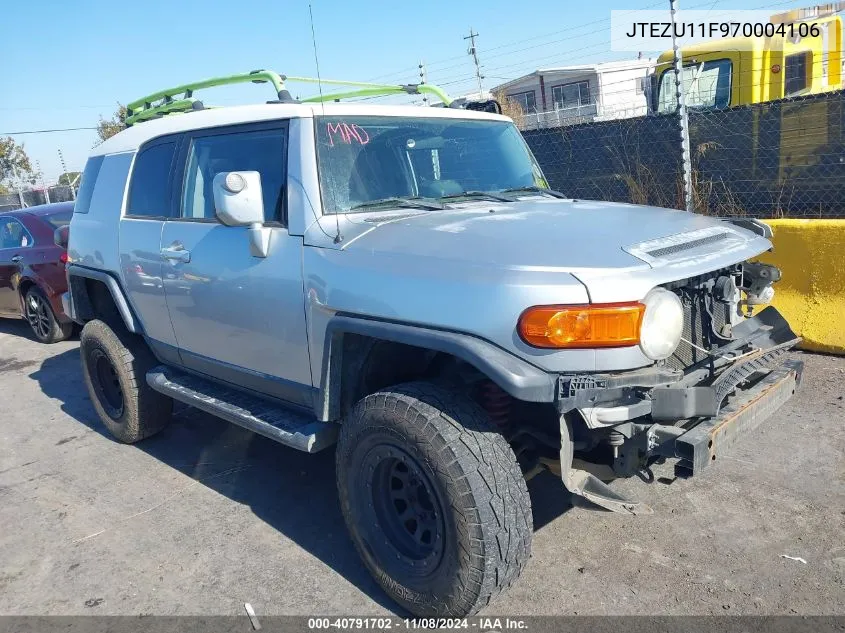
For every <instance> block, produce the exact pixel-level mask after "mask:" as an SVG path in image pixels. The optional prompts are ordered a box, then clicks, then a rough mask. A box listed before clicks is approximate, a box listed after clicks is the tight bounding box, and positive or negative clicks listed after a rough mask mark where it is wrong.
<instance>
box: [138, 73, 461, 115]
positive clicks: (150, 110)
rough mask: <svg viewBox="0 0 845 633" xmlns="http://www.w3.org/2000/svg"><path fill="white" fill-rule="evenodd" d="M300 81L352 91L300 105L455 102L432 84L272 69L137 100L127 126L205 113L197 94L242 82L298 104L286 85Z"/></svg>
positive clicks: (219, 78)
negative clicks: (407, 98) (361, 100)
mask: <svg viewBox="0 0 845 633" xmlns="http://www.w3.org/2000/svg"><path fill="white" fill-rule="evenodd" d="M288 81H292V82H299V83H309V84H318V85H320V86H321V88H322V86H324V85H325V86H345V87H346V88H349V90H344V91H342V92H332V93H327V94H321V95H317V96H314V97H308V98H306V99H302V100H300V101H299V103H320V102H325V101H339V100H341V99H348V98H350V97H381V96H387V95H393V94H411V95H418V94H430V95H433V96H435V97H437V98H438V99H439V100H440V101H442V102H443V105H445V106H447V107H448V106H449V105H450V104H451V103H452V100H451V99H450V98H449V95H447V94H446V93H445V92H444V91H443V90H442V89H441V88H438V87H437V86H435V85H433V84H400V85H395V84H373V83H365V82H360V81H337V80H333V79H323V80H319V79H314V78H313V77H288V76H286V75H279V74H278V73H276V72H273V71H272V70H253V71H252V72H249V73H241V74H237V75H228V76H225V77H212V78H211V79H205V80H204V81H197V82H195V83H190V84H185V85H182V86H176V87H175V88H168V89H167V90H160V91H159V92H155V93H153V94H151V95H147V96H146V97H143V98H141V99H138V100H137V101H133V102H132V103H130V104H128V105H127V106H126V124H127V125H133V124H134V123H141V122H143V121H149V120H150V119H156V118H159V117H161V116H164V115H167V114H178V113H182V112H190V111H191V110H202V109H204V108H205V107H208V106H204V105H203V104H202V102H201V101H199V100H198V99H195V98H194V92H195V91H197V90H203V89H205V88H216V87H218V86H231V85H234V84H241V83H257V84H263V83H270V84H272V85H273V89H274V90H275V93H276V100H274V102H277V103H297V101H296V100H295V99H293V98H292V97H291V96H290V92H288V90H287V88H286V87H285V82H288Z"/></svg>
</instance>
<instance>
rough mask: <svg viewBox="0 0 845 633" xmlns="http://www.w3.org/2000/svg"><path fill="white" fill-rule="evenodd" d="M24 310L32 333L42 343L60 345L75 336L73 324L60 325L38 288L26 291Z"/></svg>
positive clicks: (34, 287)
mask: <svg viewBox="0 0 845 633" xmlns="http://www.w3.org/2000/svg"><path fill="white" fill-rule="evenodd" d="M23 309H24V316H25V317H26V320H27V322H28V323H29V327H31V328H32V333H33V334H35V338H37V339H38V340H39V341H41V342H42V343H58V342H59V341H63V340H65V339H66V338H68V337H69V336H70V335H71V334H73V324H72V323H59V321H58V319H56V314H55V312H53V308H52V307H51V306H50V302H49V301H48V300H47V297H45V296H44V293H43V292H41V289H40V288H38V286H33V287H32V288H30V289H29V290H27V291H26V295H25V296H24V298H23Z"/></svg>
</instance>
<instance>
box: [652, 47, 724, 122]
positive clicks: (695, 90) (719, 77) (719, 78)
mask: <svg viewBox="0 0 845 633" xmlns="http://www.w3.org/2000/svg"><path fill="white" fill-rule="evenodd" d="M731 67H732V64H731V61H730V60H729V59H717V60H713V61H706V62H700V63H690V64H685V65H684V73H683V78H684V103H685V104H686V106H687V107H688V108H726V107H728V105H730V102H731ZM657 94H658V106H657V111H658V112H660V113H665V112H674V111H675V71H674V70H673V69H671V68H670V69H668V70H666V71H664V73H663V75H662V76H661V78H660V88H659V91H658V93H657Z"/></svg>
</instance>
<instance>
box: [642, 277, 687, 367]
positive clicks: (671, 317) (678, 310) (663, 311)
mask: <svg viewBox="0 0 845 633" xmlns="http://www.w3.org/2000/svg"><path fill="white" fill-rule="evenodd" d="M641 303H643V304H644V305H645V314H644V315H643V324H642V327H641V329H640V349H641V350H642V351H643V354H645V355H646V356H648V357H649V358H651V359H652V360H663V359H664V358H669V357H670V356H671V355H672V353H673V352H674V351H675V349H676V348H677V347H678V343H680V342H681V334H682V332H683V329H684V306H683V305H682V304H681V300H680V299H679V298H678V297H677V295H676V294H675V293H673V292H669V291H668V290H666V289H664V288H655V289H654V290H652V291H651V292H649V293H648V294H647V295H646V297H645V299H643V300H642V302H641Z"/></svg>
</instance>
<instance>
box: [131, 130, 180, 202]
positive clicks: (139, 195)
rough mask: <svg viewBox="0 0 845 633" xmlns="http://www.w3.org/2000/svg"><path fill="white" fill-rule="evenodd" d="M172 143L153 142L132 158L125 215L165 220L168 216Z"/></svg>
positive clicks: (174, 147) (173, 152) (173, 149)
mask: <svg viewBox="0 0 845 633" xmlns="http://www.w3.org/2000/svg"><path fill="white" fill-rule="evenodd" d="M175 152H176V141H167V142H164V143H157V144H155V145H152V146H150V147H146V148H144V149H142V150H141V151H140V152H139V153H138V155H137V156H136V157H135V166H134V167H133V169H132V180H131V183H130V185H129V204H128V205H127V206H126V215H134V216H141V217H167V216H169V215H170V198H169V196H168V192H169V190H170V168H171V165H172V163H173V155H174V154H175Z"/></svg>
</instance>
